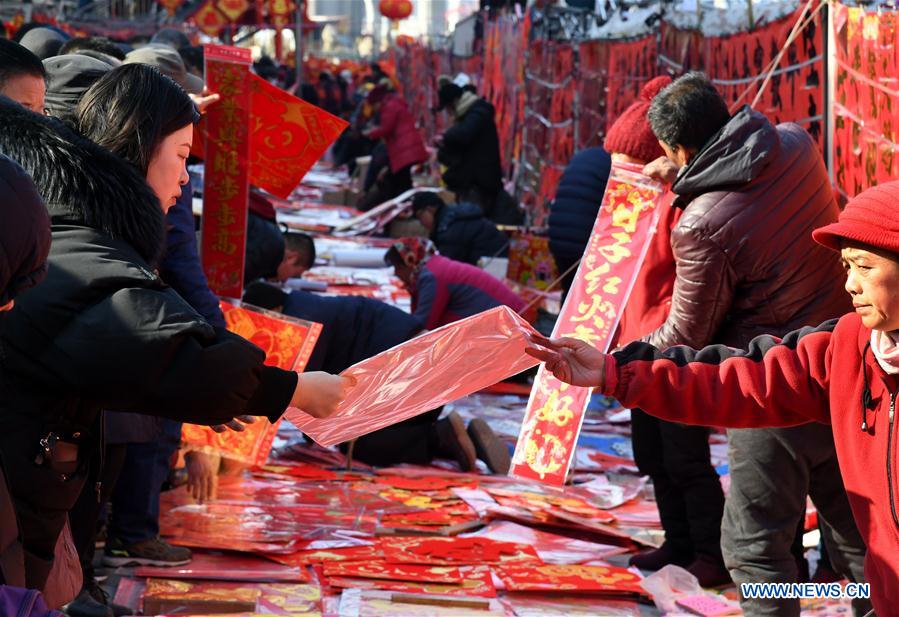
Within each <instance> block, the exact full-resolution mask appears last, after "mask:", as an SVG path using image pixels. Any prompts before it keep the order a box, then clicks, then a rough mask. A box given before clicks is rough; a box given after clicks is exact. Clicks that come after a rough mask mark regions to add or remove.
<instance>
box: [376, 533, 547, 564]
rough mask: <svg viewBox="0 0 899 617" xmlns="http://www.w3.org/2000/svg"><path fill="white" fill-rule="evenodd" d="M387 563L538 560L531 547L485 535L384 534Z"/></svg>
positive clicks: (382, 541)
mask: <svg viewBox="0 0 899 617" xmlns="http://www.w3.org/2000/svg"><path fill="white" fill-rule="evenodd" d="M379 542H380V545H381V550H382V551H383V552H384V561H386V562H387V563H417V564H430V565H435V566H438V565H446V566H452V565H475V564H488V563H489V564H496V563H532V562H537V563H540V557H538V556H537V552H536V551H535V550H534V548H533V547H532V546H529V545H527V544H517V543H515V542H497V541H496V540H490V539H489V538H458V537H456V538H418V537H397V538H390V537H384V538H380V539H379Z"/></svg>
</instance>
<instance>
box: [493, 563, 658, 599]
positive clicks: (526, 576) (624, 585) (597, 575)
mask: <svg viewBox="0 0 899 617" xmlns="http://www.w3.org/2000/svg"><path fill="white" fill-rule="evenodd" d="M496 573H497V575H498V576H499V578H500V579H501V580H502V581H503V585H505V587H506V589H507V590H509V591H559V592H565V593H572V592H580V593H602V594H608V595H646V592H645V591H643V588H642V587H640V581H641V580H642V579H641V578H640V576H638V575H637V574H634V573H633V572H631V571H630V570H627V569H625V568H618V567H614V566H583V565H539V564H538V565H531V564H521V565H519V564H516V565H512V564H502V565H500V566H497V568H496Z"/></svg>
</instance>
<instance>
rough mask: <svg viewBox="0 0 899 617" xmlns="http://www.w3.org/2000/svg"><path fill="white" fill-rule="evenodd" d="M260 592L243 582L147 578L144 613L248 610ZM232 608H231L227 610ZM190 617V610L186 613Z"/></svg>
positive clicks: (252, 607) (253, 586) (253, 606)
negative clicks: (182, 610) (184, 610)
mask: <svg viewBox="0 0 899 617" xmlns="http://www.w3.org/2000/svg"><path fill="white" fill-rule="evenodd" d="M260 594H261V591H260V590H259V588H258V586H256V585H254V584H252V583H247V584H240V583H222V582H209V581H204V582H187V581H178V580H173V579H158V578H151V579H147V587H146V589H145V590H144V596H143V606H144V614H146V615H159V614H161V613H165V612H169V611H172V612H176V611H178V610H179V609H182V608H188V607H189V608H194V609H202V608H207V609H209V610H204V611H202V612H201V614H202V613H211V612H229V610H230V612H239V611H248V610H249V611H252V610H254V609H255V608H256V601H257V600H258V599H259V596H260ZM231 607H233V609H231ZM188 614H190V611H189V612H188Z"/></svg>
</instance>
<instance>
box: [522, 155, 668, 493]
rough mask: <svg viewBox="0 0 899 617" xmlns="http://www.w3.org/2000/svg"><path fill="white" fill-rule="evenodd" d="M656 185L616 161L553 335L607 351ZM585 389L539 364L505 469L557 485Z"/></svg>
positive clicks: (655, 207) (647, 234) (641, 248)
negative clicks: (511, 456)
mask: <svg viewBox="0 0 899 617" xmlns="http://www.w3.org/2000/svg"><path fill="white" fill-rule="evenodd" d="M663 194H664V191H663V189H662V187H661V185H659V184H657V183H656V182H653V181H651V180H649V178H647V177H646V176H643V175H642V174H641V173H640V167H639V166H636V165H625V164H619V163H614V164H613V165H612V171H611V173H610V175H609V181H608V184H607V185H606V192H605V195H603V198H602V205H601V206H600V211H599V216H598V217H597V218H596V223H595V224H594V226H593V232H592V234H591V236H590V243H589V244H588V245H587V250H586V251H585V253H584V258H583V259H582V260H581V265H580V266H579V267H578V271H577V274H576V276H575V279H574V284H573V285H572V286H571V290H570V291H569V294H568V297H567V298H566V300H565V304H564V305H563V306H562V312H561V314H560V315H559V319H558V321H557V322H556V326H555V328H554V330H553V336H554V337H560V336H567V337H573V338H577V339H581V340H583V341H586V342H588V343H590V344H591V345H593V346H595V347H596V348H597V349H600V350H602V351H607V350H608V348H609V345H610V344H611V342H612V337H613V336H614V333H615V328H616V327H617V325H618V322H619V320H620V318H621V313H622V310H623V308H624V305H625V303H626V302H627V298H628V296H629V295H630V292H631V289H632V287H633V284H634V281H635V280H636V278H637V274H638V273H639V271H640V266H641V264H642V262H643V259H644V257H645V256H646V251H647V249H648V248H649V242H650V240H651V238H652V232H651V230H652V229H653V228H654V227H655V224H656V222H657V221H658V218H659V214H660V208H659V204H660V201H661V198H662V195H663ZM589 400H590V388H580V387H576V386H570V385H568V384H564V383H562V382H561V381H559V380H558V379H556V378H555V377H553V376H552V375H551V374H550V373H548V372H546V370H545V369H544V367H542V366H541V367H540V370H539V371H538V373H537V378H536V379H535V381H534V388H533V390H531V398H530V400H529V401H528V407H527V411H526V412H525V417H524V423H523V424H522V427H521V433H520V434H519V436H518V443H517V444H516V446H515V454H514V456H513V458H512V469H511V471H510V474H511V475H513V476H518V477H520V478H529V479H532V480H539V481H541V482H544V483H546V484H551V485H555V486H562V485H563V484H565V478H566V476H567V475H568V468H569V466H570V465H571V460H572V457H573V455H574V450H575V446H576V445H577V438H578V434H579V433H580V430H581V424H582V422H583V419H584V412H585V411H586V409H587V403H588V402H589Z"/></svg>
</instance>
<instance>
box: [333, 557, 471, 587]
mask: <svg viewBox="0 0 899 617" xmlns="http://www.w3.org/2000/svg"><path fill="white" fill-rule="evenodd" d="M323 570H324V574H325V576H350V577H356V578H378V579H387V580H394V581H414V582H417V583H447V584H454V585H458V584H460V583H461V582H462V581H463V579H464V578H465V576H464V574H463V573H462V569H461V568H459V567H458V566H420V565H411V564H396V563H380V562H370V561H361V562H360V561H353V562H347V561H334V562H328V563H325V564H324V568H323Z"/></svg>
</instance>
